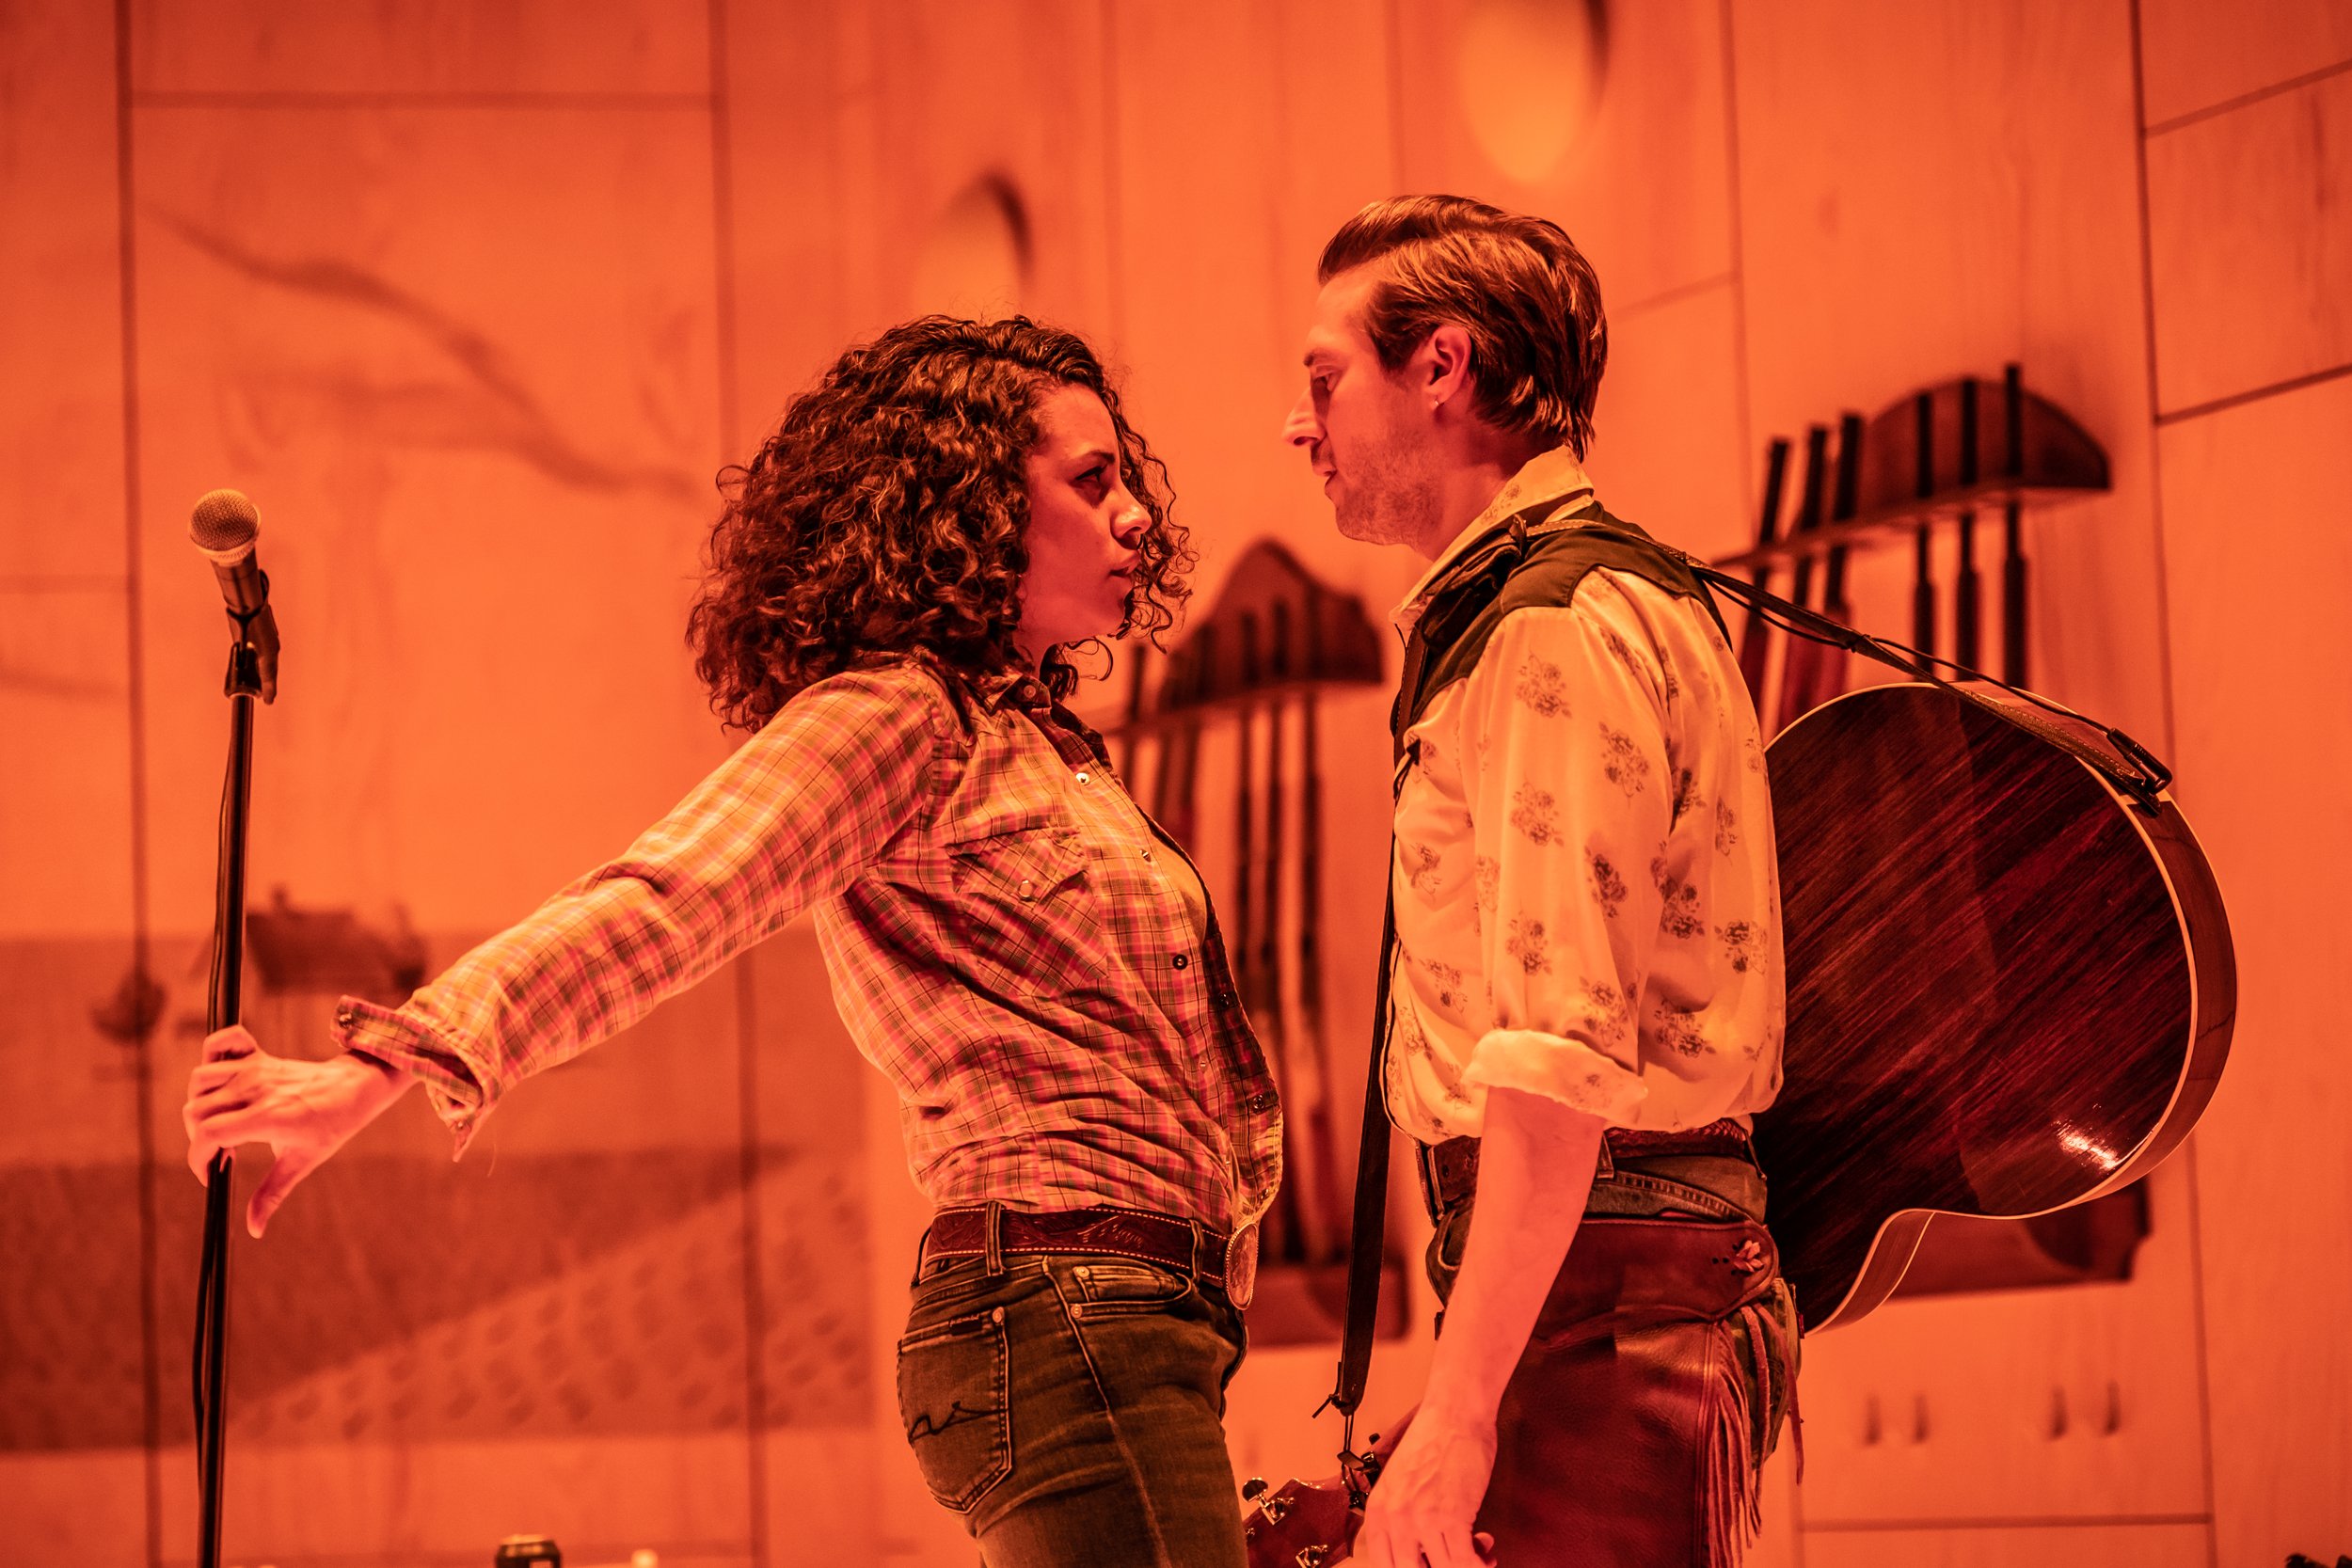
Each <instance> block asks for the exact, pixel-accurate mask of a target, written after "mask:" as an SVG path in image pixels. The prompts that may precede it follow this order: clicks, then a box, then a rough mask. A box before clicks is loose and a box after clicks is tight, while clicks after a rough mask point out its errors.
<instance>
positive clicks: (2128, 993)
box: [1244, 680, 2237, 1568]
mask: <svg viewBox="0 0 2352 1568" xmlns="http://www.w3.org/2000/svg"><path fill="white" fill-rule="evenodd" d="M1766 757H1767V761H1768V766H1769V768H1770V770H1771V783H1772V814H1773V831H1774V833H1775V835H1776V838H1777V841H1778V847H1779V858H1780V879H1781V918H1782V929H1783V942H1784V946H1785V950H1786V955H1787V962H1788V1034H1787V1038H1786V1041H1785V1045H1784V1051H1783V1069H1782V1070H1783V1083H1782V1085H1781V1091H1780V1095H1779V1098H1778V1099H1777V1100H1776V1101H1775V1102H1774V1103H1773V1105H1772V1109H1771V1110H1770V1111H1768V1112H1766V1113H1765V1114H1763V1115H1762V1116H1759V1117H1757V1118H1756V1152H1757V1157H1758V1159H1759V1160H1760V1161H1761V1162H1762V1164H1763V1166H1764V1170H1765V1174H1766V1178H1767V1180H1768V1183H1769V1190H1770V1193H1771V1198H1770V1202H1771V1210H1770V1214H1769V1219H1770V1222H1771V1225H1772V1236H1773V1239H1774V1241H1775V1242H1776V1243H1778V1247H1779V1251H1780V1261H1781V1270H1782V1273H1783V1275H1785V1276H1786V1277H1787V1279H1788V1283H1789V1285H1790V1287H1791V1288H1792V1289H1793V1290H1794V1291H1795V1293H1796V1298H1797V1306H1798V1310H1799V1314H1800V1316H1801V1318H1802V1320H1803V1323H1804V1328H1805V1330H1806V1331H1807V1332H1813V1331H1817V1330H1820V1329H1823V1328H1827V1327H1830V1326H1831V1325H1833V1324H1843V1323H1852V1322H1854V1321H1855V1320H1857V1319H1859V1318H1860V1317H1862V1315H1863V1314H1865V1313H1867V1311H1869V1310H1870V1309H1871V1308H1872V1307H1876V1306H1877V1305H1878V1304H1879V1303H1881V1302H1883V1301H1884V1300H1885V1299H1886V1297H1887V1296H1888V1295H1889V1294H1890V1293H1891V1292H1892V1291H1894V1289H1895V1286H1896V1284H1897V1282H1898V1281H1899V1280H1900V1279H1901V1277H1902V1272H1903V1269H1904V1267H1905V1266H1906V1265H1907V1264H1908V1263H1909V1262H1910V1260H1911V1256H1912V1253H1913V1251H1914V1250H1915V1248H1916V1247H1917V1245H1918V1243H1919V1239H1920V1237H1921V1235H1922V1234H1924V1232H1925V1231H1926V1229H1927V1226H1928V1223H1929V1221H1930V1219H1931V1217H1932V1216H1933V1215H1934V1214H1937V1213H1951V1214H1968V1215H1979V1216H1991V1217H2023V1216H2026V1215H2030V1214H2037V1213H2045V1212H2050V1211H2052V1210H2056V1209H2062V1208H2065V1207H2067V1206H2069V1205H2071V1204H2075V1203H2081V1202H2084V1201H2086V1200H2088V1199H2090V1198H2094V1197H2098V1196H2102V1195H2104V1194H2106V1193H2108V1192H2112V1191H2114V1190H2116V1189H2117V1188H2119V1187H2121V1186H2122V1185H2124V1184H2125V1183H2127V1182H2130V1181H2133V1180H2137V1179H2138V1178H2139V1177H2141V1176H2143V1175H2145V1174H2146V1173H2147V1172H2148V1171H2149V1170H2150V1169H2152V1168H2153V1166H2154V1165H2155V1164H2157V1163H2158V1162H2159V1161H2161V1160H2162V1159H2164V1157H2165V1156H2166V1155H2168V1154H2169V1153H2170V1152H2171V1151H2172V1150H2173V1149H2174V1148H2178V1147H2179V1145H2180V1143H2181V1140H2182V1139H2184V1138H2185V1137H2186V1136H2187V1135H2188V1132H2189V1129H2190V1128H2191V1126H2193V1125H2194V1124H2195V1122H2196V1119H2197V1117H2198V1116H2199V1114H2200V1113H2201V1112H2202V1111H2203V1109H2204V1107H2205V1104H2206V1101H2209V1100H2210V1099H2211V1098H2212V1095H2213V1089H2214V1085H2215V1083H2216V1081H2217V1079H2218V1077H2219V1076H2220V1072H2221V1068H2222V1064H2223V1062H2224V1061H2225V1060H2226V1059H2227V1057H2228V1055H2229V1048H2230V1032H2231V1027H2232V1024H2233V1022H2234V1020H2235V1017H2236V1010H2237V1007H2236V997H2237V977H2236V960H2235V958H2234V956H2233V951H2232V948H2231V944H2230V927H2229V921H2228V919H2227V917H2226V916H2225V914H2224V913H2223V911H2222V905H2221V897H2220V894H2219V891H2218V890H2217V887H2216V886H2215V883H2214V879H2213V873H2212V870H2211V868H2210V867H2208V866H2207V864H2206V863H2205V858H2204V855H2203V854H2202V852H2201V851H2200V850H2199V848H2198V847H2197V841H2196V839H2195V838H2194V836H2192V835H2191V833H2190V832H2189V830H2188V825H2187V824H2186V823H2185V821H2184V820H2183V819H2182V817H2181V814H2180V810H2179V808H2178V807H2177V806H2176V805H2174V804H2173V802H2172V800H2171V798H2170V796H2169V794H2168V793H2166V785H2167V784H2169V774H2167V773H2166V772H2165V770H2164V768H2162V766H2161V765H2160V764H2158V763H2156V761H2155V760H2154V759H2153V757H2150V756H2148V755H2147V753H2146V752H2142V751H2140V750H2139V749H2138V748H2137V746H2136V745H2134V744H2133V743H2132V742H2131V741H2130V740H2128V739H2127V738H2125V737H2124V736H2122V735H2120V734H2119V733H2117V732H2114V731H2110V730H2106V729H2102V728H2101V727H2100V726H2098V725H2096V724H2094V723H2091V722H2090V721H2088V720H2084V719H2081V718H2079V717H2077V716H2074V715H2072V714H2068V713H2065V712H2064V711H2063V710H2059V711H2055V712H2054V711H2049V710H2046V709H2044V708H2042V707H2041V706H2038V705H2035V704H2033V703H2032V702H2029V701H2027V700H2026V699H2024V698H2021V697H2019V696H2017V695H2015V694H2013V693H2011V692H2009V691H2007V690H2005V689H2001V688H1999V687H1996V686H1994V685H1991V684H1990V683H1986V682H1981V681H1976V680H1968V681H1959V682H1953V683H1951V684H1949V685H1930V684H1926V683H1915V682H1905V683H1900V684H1897V685H1891V686H1877V687H1867V688H1864V689H1861V690H1858V691H1854V692H1851V693H1848V694H1847V695H1845V696H1842V697H1839V698H1836V699H1835V700H1834V701H1831V702H1829V703H1826V704H1824V705H1821V706H1820V707H1818V708H1815V709H1814V710H1812V711H1811V712H1809V713H1807V714H1805V715H1804V716H1803V717H1801V718H1800V719H1798V720H1797V721H1796V722H1795V723H1793V724H1791V725H1790V726H1789V727H1788V729H1787V730H1785V731H1783V732H1782V733H1781V734H1780V735H1779V736H1776V737H1775V738H1774V739H1773V741H1772V745H1771V746H1770V747H1769V748H1768V749H1767V752H1766ZM1394 1441H1395V1433H1388V1434H1387V1440H1386V1441H1382V1442H1376V1443H1375V1445H1374V1450H1373V1451H1371V1452H1368V1453H1366V1454H1365V1455H1363V1456H1361V1458H1360V1459H1359V1462H1358V1465H1359V1468H1358V1474H1357V1475H1356V1477H1355V1478H1354V1485H1352V1486H1351V1485H1349V1484H1348V1483H1347V1481H1345V1480H1343V1479H1342V1478H1333V1479H1331V1480H1328V1481H1313V1482H1301V1481H1292V1482H1290V1483H1289V1484H1288V1485H1287V1486H1284V1487H1282V1488H1280V1489H1279V1490H1274V1491H1268V1490H1266V1489H1264V1487H1263V1482H1253V1483H1252V1485H1253V1487H1255V1488H1257V1490H1255V1491H1254V1492H1251V1493H1248V1496H1250V1497H1252V1498H1253V1506H1252V1507H1251V1508H1250V1509H1249V1511H1248V1513H1247V1514H1246V1516H1245V1519H1244V1525H1245V1528H1246V1529H1247V1530H1248V1538H1249V1550H1250V1561H1251V1563H1252V1564H1253V1568H1277V1565H1279V1568H1333V1565H1335V1564H1338V1563H1340V1562H1342V1561H1344V1560H1346V1556H1347V1551H1348V1547H1349V1544H1351V1543H1352V1542H1353V1541H1354V1538H1355V1533H1356V1527H1357V1526H1358V1525H1359V1523H1360V1522H1361V1520H1362V1513H1361V1512H1360V1496H1361V1494H1362V1492H1363V1491H1364V1489H1365V1488H1367V1487H1368V1486H1369V1485H1370V1483H1371V1481H1372V1479H1373V1478H1375V1477H1376V1475H1377V1472H1378V1468H1379V1465H1380V1463H1381V1461H1382V1460H1384V1459H1385V1458H1386V1457H1387V1454H1388V1452H1389V1450H1391V1449H1392V1448H1393V1446H1394Z"/></svg>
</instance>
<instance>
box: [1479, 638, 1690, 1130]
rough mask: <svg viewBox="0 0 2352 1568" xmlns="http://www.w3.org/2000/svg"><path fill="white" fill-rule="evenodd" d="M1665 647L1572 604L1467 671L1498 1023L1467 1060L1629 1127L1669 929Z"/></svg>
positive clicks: (1500, 643)
mask: <svg viewBox="0 0 2352 1568" xmlns="http://www.w3.org/2000/svg"><path fill="white" fill-rule="evenodd" d="M1662 686H1663V676H1662V674H1661V672H1660V671H1659V669H1658V667H1657V659H1656V655H1655V652H1654V651H1653V650H1647V649H1644V648H1641V647H1638V646H1636V645H1634V644H1633V643H1632V642H1630V641H1629V640H1628V639H1627V638H1625V637H1623V636H1622V635H1620V634H1619V633H1617V632H1616V631H1614V630H1613V629H1612V628H1610V627H1609V626H1605V625H1604V624H1602V623H1601V622H1600V621H1598V620H1597V619H1596V618H1595V617H1593V616H1591V615H1589V614H1587V613H1584V612H1581V611H1580V610H1578V609H1576V608H1575V607H1573V606H1571V607H1567V608H1551V607H1544V608H1536V609H1528V610H1518V611H1516V612H1514V613H1513V614H1511V615H1510V616H1509V617H1507V618H1506V619H1505V620H1504V621H1503V623H1502V626H1499V627H1497V628H1496V631H1495V634H1494V636H1493V639H1492V640H1491V641H1489V642H1488V643H1487V645H1486V649H1485V651H1484V652H1483V653H1482V654H1481V656H1480V657H1479V661H1478V665H1477V668H1476V669H1475V670H1474V671H1472V673H1470V676H1469V677H1468V680H1467V682H1466V688H1465V690H1464V693H1463V704H1462V710H1461V713H1462V718H1461V753H1462V768H1463V788H1464V795H1465V798H1466V800H1467V802H1468V805H1469V809H1470V822H1471V829H1472V833H1473V836H1474V839H1475V842H1476V846H1477V856H1478V873H1479V879H1480V883H1481V886H1480V889H1479V895H1480V896H1479V904H1480V909H1481V915H1482V918H1481V920H1480V926H1479V942H1480V950H1481V957H1482V958H1483V961H1484V967H1485V971H1486V976H1487V980H1488V983H1489V985H1490V986H1491V988H1492V1015H1491V1016H1492V1026H1491V1027H1490V1028H1488V1029H1487V1030H1486V1032H1485V1033H1484V1034H1483V1035H1482V1036H1480V1037H1479V1038H1478V1040H1477V1043H1476V1046H1475V1048H1474V1049H1473V1051H1472V1053H1471V1054H1470V1061H1469V1064H1468V1066H1467V1068H1466V1069H1465V1071H1464V1077H1465V1079H1466V1080H1467V1081H1469V1082H1470V1083H1473V1084H1480V1085H1486V1086H1487V1087H1490V1088H1492V1087H1500V1088H1509V1089H1518V1090H1522V1091H1525V1092H1527V1093H1531V1094H1540V1095H1543V1096H1546V1097H1547V1098H1549V1099H1552V1100H1556V1101H1561V1102H1562V1103H1564V1104H1566V1105H1570V1106H1573V1107H1575V1108H1576V1109H1578V1110H1580V1111H1584V1112H1587V1113H1589V1114H1591V1115H1594V1116H1597V1117H1600V1118H1601V1119H1602V1120H1603V1121H1605V1122H1607V1123H1609V1124H1611V1125H1613V1126H1625V1125H1630V1124H1632V1123H1633V1122H1634V1120H1635V1119H1636V1117H1637V1114H1638V1107H1639V1106H1640V1104H1641V1102H1642V1101H1643V1100H1644V1098H1645V1096H1646V1095H1647V1093H1648V1089H1647V1087H1646V1085H1645V1084H1644V1082H1643V1077H1642V1072H1641V1053H1640V1048H1639V1035H1640V1020H1639V1017H1638V1013H1637V1007H1638V1006H1639V1002H1640V998H1641V996H1642V992H1643V986H1644V983H1645V979H1646V978H1647V975H1648V972H1649V966H1650V960H1651V956H1652V950H1653V948H1654V947H1655V945H1656V943H1657V940H1658V930H1659V920H1660V911H1661V895H1660V892H1659V889H1658V886H1657V883H1656V881H1655V880H1654V879H1653V877H1652V873H1651V864H1652V862H1653V861H1654V860H1655V859H1657V857H1658V856H1659V855H1660V854H1661V852H1662V849H1663V847H1664V844H1665V840H1666V835H1667V832H1668V831H1669V829H1670V827H1671V826H1672V822H1673V793H1674V786H1673V783H1672V780H1673V777H1674V775H1673V772H1672V769H1671V768H1670V766H1669V758H1668V753H1667V742H1666V723H1665V718H1664V699H1663V696H1662V691H1661V689H1662Z"/></svg>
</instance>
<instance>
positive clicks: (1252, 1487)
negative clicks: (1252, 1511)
mask: <svg viewBox="0 0 2352 1568" xmlns="http://www.w3.org/2000/svg"><path fill="white" fill-rule="evenodd" d="M1264 1496H1265V1477H1263V1476H1251V1477H1250V1478H1249V1479H1248V1481H1243V1482H1242V1483H1241V1500H1242V1501H1244V1502H1246V1503H1254V1502H1256V1501H1257V1500H1258V1499H1259V1498H1260V1497H1264Z"/></svg>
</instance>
